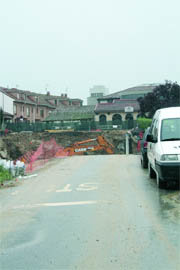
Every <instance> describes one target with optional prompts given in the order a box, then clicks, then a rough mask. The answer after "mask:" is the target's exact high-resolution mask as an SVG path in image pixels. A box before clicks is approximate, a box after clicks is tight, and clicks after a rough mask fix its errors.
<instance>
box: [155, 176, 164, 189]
mask: <svg viewBox="0 0 180 270" xmlns="http://www.w3.org/2000/svg"><path fill="white" fill-rule="evenodd" d="M156 179H157V186H158V188H166V182H165V181H162V179H161V178H160V177H159V176H158V175H157V177H156Z"/></svg>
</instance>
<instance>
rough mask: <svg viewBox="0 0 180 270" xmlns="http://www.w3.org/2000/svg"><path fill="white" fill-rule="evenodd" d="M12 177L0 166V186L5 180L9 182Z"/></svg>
mask: <svg viewBox="0 0 180 270" xmlns="http://www.w3.org/2000/svg"><path fill="white" fill-rule="evenodd" d="M11 179H12V175H11V173H10V172H9V170H7V169H5V168H4V167H3V166H0V184H2V183H3V182H4V181H5V180H11Z"/></svg>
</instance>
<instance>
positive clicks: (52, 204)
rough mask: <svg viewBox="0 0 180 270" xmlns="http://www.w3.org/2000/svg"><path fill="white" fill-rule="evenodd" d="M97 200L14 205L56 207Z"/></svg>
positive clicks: (83, 203) (20, 207)
mask: <svg viewBox="0 0 180 270" xmlns="http://www.w3.org/2000/svg"><path fill="white" fill-rule="evenodd" d="M96 203H97V201H79V202H57V203H37V204H27V205H25V204H23V205H19V206H14V207H13V209H22V208H36V207H42V206H45V207H56V206H74V205H88V204H96Z"/></svg>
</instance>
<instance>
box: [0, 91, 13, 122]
mask: <svg viewBox="0 0 180 270" xmlns="http://www.w3.org/2000/svg"><path fill="white" fill-rule="evenodd" d="M0 109H2V110H3V121H5V122H6V121H12V119H13V99H12V98H10V97H9V96H7V95H4V94H3V92H1V91H0Z"/></svg>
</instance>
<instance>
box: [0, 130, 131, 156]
mask: <svg viewBox="0 0 180 270" xmlns="http://www.w3.org/2000/svg"><path fill="white" fill-rule="evenodd" d="M125 134H126V131H124V130H112V131H103V132H71V131H69V132H62V133H48V132H43V133H32V132H21V133H11V134H9V135H7V136H4V137H1V138H0V157H2V158H8V159H13V160H15V159H17V158H19V157H21V156H23V155H24V154H26V153H27V152H29V151H34V150H36V149H37V148H38V147H39V145H40V144H41V142H42V141H49V140H51V139H52V138H54V139H55V141H56V143H57V144H59V145H60V146H62V147H67V146H69V145H71V144H73V143H75V142H79V141H83V140H87V139H93V138H96V137H97V136H98V135H103V136H104V137H105V138H106V140H107V141H108V142H109V143H111V144H113V145H114V147H115V153H117V154H124V153H125V143H124V142H125ZM1 152H2V153H1Z"/></svg>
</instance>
